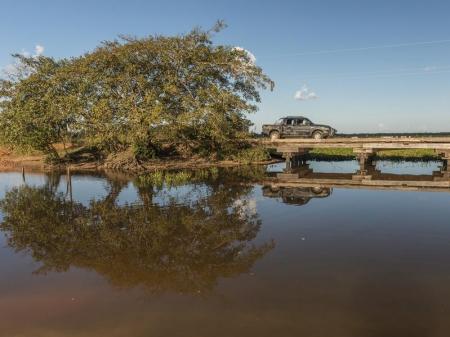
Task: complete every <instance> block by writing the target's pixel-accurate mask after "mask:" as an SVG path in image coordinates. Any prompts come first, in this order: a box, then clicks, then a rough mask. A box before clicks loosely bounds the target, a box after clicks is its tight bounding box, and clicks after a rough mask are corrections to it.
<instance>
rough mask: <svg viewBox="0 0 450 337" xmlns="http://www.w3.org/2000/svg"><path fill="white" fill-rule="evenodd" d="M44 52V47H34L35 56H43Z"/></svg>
mask: <svg viewBox="0 0 450 337" xmlns="http://www.w3.org/2000/svg"><path fill="white" fill-rule="evenodd" d="M44 50H45V48H44V46H41V45H40V44H37V45H36V47H34V52H35V53H34V56H41V55H42V54H43V53H44Z"/></svg>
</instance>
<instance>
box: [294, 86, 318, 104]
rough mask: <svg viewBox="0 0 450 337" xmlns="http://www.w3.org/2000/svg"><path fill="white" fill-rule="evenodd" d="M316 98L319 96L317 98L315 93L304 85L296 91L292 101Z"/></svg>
mask: <svg viewBox="0 0 450 337" xmlns="http://www.w3.org/2000/svg"><path fill="white" fill-rule="evenodd" d="M317 98H319V96H317V95H316V93H315V92H313V91H311V90H309V88H308V87H307V86H306V85H304V86H303V87H302V88H301V89H300V90H297V91H296V92H295V95H294V99H296V100H298V101H307V100H310V99H317Z"/></svg>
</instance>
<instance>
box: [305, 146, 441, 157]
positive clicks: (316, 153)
mask: <svg viewBox="0 0 450 337" xmlns="http://www.w3.org/2000/svg"><path fill="white" fill-rule="evenodd" d="M308 158H309V159H312V160H349V159H354V158H355V154H354V153H353V150H352V149H346V148H338V149H314V150H312V151H310V152H309V154H308ZM375 159H390V160H405V159H408V160H437V159H439V156H438V155H437V154H436V153H435V152H434V151H433V150H428V149H426V150H425V149H423V150H421V149H411V150H409V149H408V150H382V151H377V153H376V155H375Z"/></svg>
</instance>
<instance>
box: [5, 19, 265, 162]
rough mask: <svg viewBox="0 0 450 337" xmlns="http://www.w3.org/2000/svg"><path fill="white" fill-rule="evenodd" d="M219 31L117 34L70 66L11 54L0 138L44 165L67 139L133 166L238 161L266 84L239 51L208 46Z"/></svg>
mask: <svg viewBox="0 0 450 337" xmlns="http://www.w3.org/2000/svg"><path fill="white" fill-rule="evenodd" d="M223 27H224V24H223V23H222V22H218V23H217V24H216V26H215V27H213V28H212V29H211V30H209V31H203V30H200V29H194V30H193V31H191V32H190V33H188V34H185V35H179V36H173V37H165V36H149V37H145V38H133V37H124V36H122V37H121V38H120V40H116V41H106V42H103V43H102V44H101V45H100V46H99V47H98V48H96V49H95V50H94V51H92V52H89V53H86V54H85V55H83V56H80V57H74V58H70V59H62V60H55V59H53V58H50V57H44V56H33V57H25V56H23V55H15V57H16V58H17V63H18V64H19V66H18V71H17V72H16V73H15V74H12V76H10V78H8V79H5V80H2V81H0V111H1V114H0V139H1V141H2V142H3V143H4V144H6V145H8V146H12V147H14V148H21V149H33V150H39V151H42V152H43V153H44V154H46V155H47V156H48V158H49V160H52V161H59V160H60V154H59V153H58V151H57V150H56V149H55V146H54V145H55V143H62V144H65V143H67V142H72V143H73V142H77V143H79V144H81V145H83V146H86V147H90V148H92V149H95V151H96V153H98V154H99V155H101V156H102V157H106V156H107V155H109V154H111V153H112V154H114V153H119V152H123V151H129V150H131V151H132V153H133V154H134V157H135V159H136V160H137V161H143V160H149V159H153V158H160V157H162V156H182V157H184V158H187V157H191V156H202V157H208V158H214V159H223V158H228V157H230V156H237V157H239V158H240V157H241V156H244V157H246V156H252V155H251V154H248V153H247V154H239V153H240V151H241V150H245V149H246V148H247V147H248V144H247V142H246V139H247V138H248V135H249V133H248V129H249V126H250V125H251V122H250V121H249V120H248V118H247V114H248V113H252V112H255V111H256V110H257V107H256V105H255V103H256V102H259V101H260V95H259V89H266V88H270V89H272V88H273V86H274V83H273V82H272V80H270V78H269V77H268V76H267V75H265V74H264V73H263V71H262V69H261V68H260V67H258V66H256V65H255V64H254V63H253V62H252V60H251V58H250V57H249V55H248V53H247V52H246V51H245V50H242V49H240V48H234V47H232V46H224V45H215V44H213V42H212V37H213V35H214V34H215V33H217V32H219V31H220V30H221V29H222V28H223ZM245 151H247V150H245ZM247 152H248V151H247ZM256 155H257V154H253V156H256Z"/></svg>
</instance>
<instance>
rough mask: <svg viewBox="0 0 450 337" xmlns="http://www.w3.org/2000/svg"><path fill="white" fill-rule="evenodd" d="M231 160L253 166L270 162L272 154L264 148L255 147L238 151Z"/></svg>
mask: <svg viewBox="0 0 450 337" xmlns="http://www.w3.org/2000/svg"><path fill="white" fill-rule="evenodd" d="M230 159H232V160H234V161H237V162H240V163H243V164H251V163H255V162H263V161H266V160H269V159H270V153H269V151H268V150H267V149H265V148H264V147H262V146H253V147H248V148H244V149H242V150H240V151H238V152H237V153H236V154H233V155H232V156H230Z"/></svg>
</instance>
